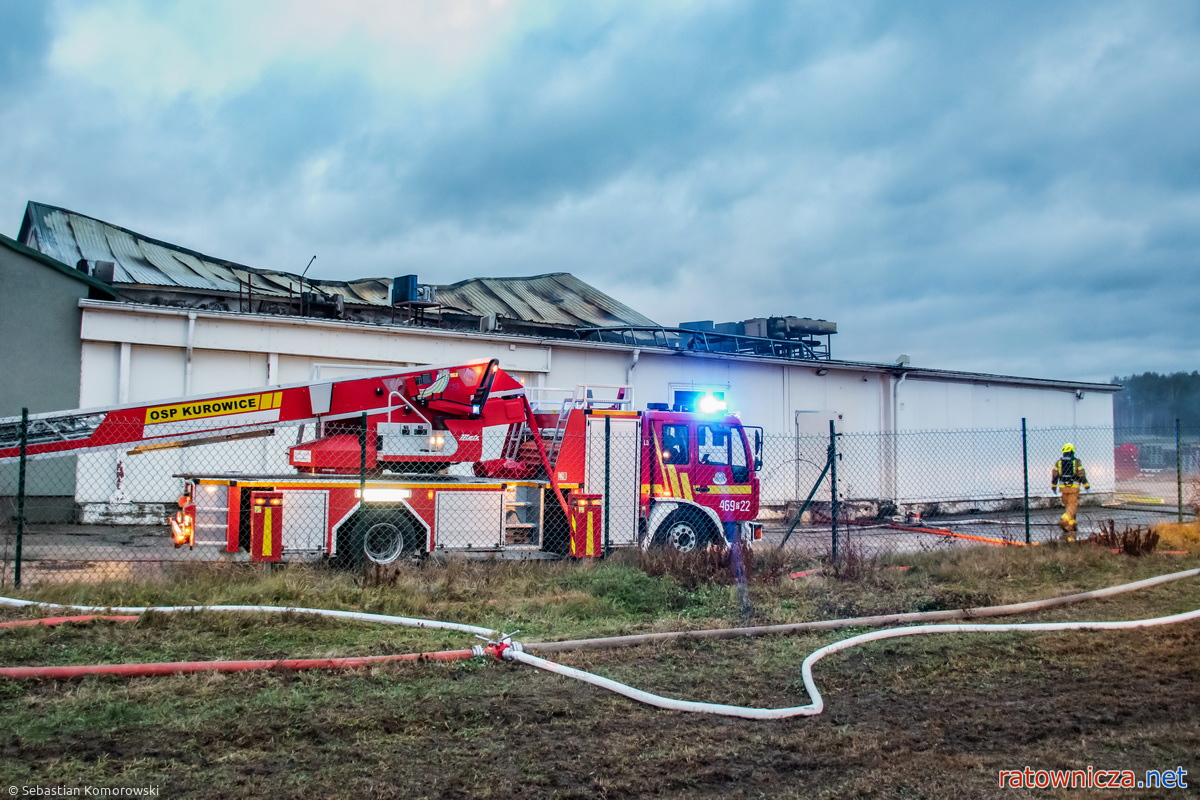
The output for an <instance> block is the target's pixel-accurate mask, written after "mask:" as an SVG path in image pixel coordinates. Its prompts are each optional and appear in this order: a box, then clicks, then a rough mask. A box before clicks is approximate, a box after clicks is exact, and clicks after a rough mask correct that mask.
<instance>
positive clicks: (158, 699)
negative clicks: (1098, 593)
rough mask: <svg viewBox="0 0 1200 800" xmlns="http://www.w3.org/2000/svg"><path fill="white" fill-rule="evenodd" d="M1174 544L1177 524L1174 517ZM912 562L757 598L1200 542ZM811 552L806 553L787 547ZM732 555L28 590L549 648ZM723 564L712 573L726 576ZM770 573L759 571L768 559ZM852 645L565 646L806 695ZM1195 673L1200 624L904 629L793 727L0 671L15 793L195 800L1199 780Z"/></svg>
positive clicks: (694, 686) (930, 592)
mask: <svg viewBox="0 0 1200 800" xmlns="http://www.w3.org/2000/svg"><path fill="white" fill-rule="evenodd" d="M1194 534H1195V532H1193V533H1192V534H1189V535H1194ZM1162 535H1163V541H1164V542H1166V541H1168V540H1169V538H1170V536H1171V535H1174V532H1169V533H1168V532H1164V533H1163V534H1162ZM764 560H765V559H764ZM903 562H904V563H905V565H907V566H911V567H912V569H910V570H908V571H906V572H897V571H885V570H882V569H870V570H868V569H865V568H864V569H861V570H858V571H857V572H856V573H855V574H854V575H853V576H851V575H845V574H844V575H842V576H841V577H838V576H836V575H827V576H825V577H823V578H821V579H819V580H816V581H791V580H786V579H782V580H778V579H770V580H768V579H762V580H752V582H751V583H750V584H749V591H750V592H751V595H752V597H753V599H754V604H755V609H756V613H757V614H758V615H759V616H760V617H761V619H762V620H764V621H799V620H803V619H813V618H821V617H829V616H847V615H850V614H855V613H882V612H886V611H899V610H921V609H925V608H942V607H955V606H961V605H981V604H988V603H1000V602H1013V601H1017V600H1029V599H1035V598H1039V597H1050V596H1055V595H1059V594H1066V593H1069V592H1074V591H1080V590H1083V589H1090V588H1098V587H1101V586H1108V585H1112V584H1116V583H1122V582H1127V581H1132V580H1137V579H1139V578H1144V577H1148V576H1150V575H1153V574H1161V573H1164V572H1170V571H1175V570H1179V569H1184V568H1187V567H1193V566H1197V565H1200V558H1196V557H1194V556H1187V557H1180V556H1166V555H1159V554H1150V555H1147V556H1145V557H1143V558H1137V559H1133V558H1126V557H1123V556H1120V555H1114V554H1112V553H1110V552H1107V551H1104V550H1101V549H1100V548H1091V547H1084V546H1065V545H1064V546H1047V547H1044V548H1034V549H1031V550H1025V549H1017V548H979V549H972V550H967V549H960V550H954V551H950V552H945V553H938V554H921V555H920V556H912V557H907V558H905V559H903ZM726 566H727V565H726ZM789 566H790V567H795V566H797V565H786V563H784V562H781V563H780V565H779V567H780V569H786V568H788V567H789ZM708 568H709V567H708V566H704V565H703V564H687V565H683V564H681V563H673V564H672V565H671V566H670V568H669V569H668V568H667V567H663V571H662V574H659V575H650V574H647V572H646V571H645V570H643V569H640V568H639V567H638V565H637V561H636V559H635V558H634V556H633V554H630V556H628V557H626V558H625V559H614V560H613V561H610V562H607V563H588V564H578V565H569V564H502V563H486V564H480V563H473V562H466V561H451V562H449V563H446V564H428V565H425V566H413V565H407V566H405V567H403V568H399V569H397V570H396V571H395V573H394V575H391V576H389V577H388V578H387V580H385V581H377V582H375V583H374V585H371V586H364V585H363V584H362V582H361V580H358V579H356V578H355V577H354V576H346V575H337V574H331V573H327V572H324V571H322V570H306V569H295V568H289V569H286V570H276V571H267V570H237V569H233V570H227V569H214V570H204V569H201V570H195V571H191V572H189V573H188V574H185V575H179V576H176V578H175V580H173V581H171V582H169V583H166V584H152V585H145V584H110V585H107V586H105V587H100V588H99V589H97V588H96V587H91V588H87V589H85V588H70V587H47V588H45V589H43V590H38V591H36V592H29V593H27V594H29V595H36V596H38V597H42V598H47V599H49V598H54V599H60V600H63V599H73V600H84V599H87V600H89V601H96V599H97V595H99V596H100V597H102V598H103V599H102V601H101V602H111V603H122V604H126V603H128V604H144V603H147V602H153V603H163V602H185V601H186V602H230V603H232V602H269V603H278V604H292V605H310V606H322V607H337V608H364V609H367V610H379V611H389V612H394V613H404V614H408V615H412V616H431V617H435V618H443V619H454V620H456V621H462V622H472V623H477V624H486V625H495V626H496V627H505V628H506V629H511V628H513V627H520V628H522V629H523V630H524V631H525V632H526V633H523V634H522V638H528V639H529V640H536V639H538V638H543V639H553V638H579V637H582V636H587V635H602V634H605V633H629V632H635V631H640V630H669V629H673V628H680V627H699V626H705V627H707V626H714V625H727V624H730V623H733V622H736V621H738V615H739V608H738V605H737V601H736V593H735V591H734V587H733V586H731V585H724V584H719V583H711V582H703V581H697V582H696V583H695V585H694V586H690V587H689V585H688V584H690V583H692V581H693V578H694V576H696V575H698V574H701V573H702V571H703V570H705V569H708ZM711 568H712V570H713V574H714V575H716V574H718V573H719V570H720V569H721V568H722V567H721V565H720V564H719V563H714V564H713V565H712V566H711ZM755 570H758V571H757V572H754V571H752V574H759V575H761V574H763V573H762V570H763V561H756V565H755ZM677 577H678V578H679V579H678V580H677ZM1195 606H1196V583H1195V581H1194V580H1188V581H1184V582H1179V583H1174V584H1169V585H1165V586H1161V587H1157V588H1155V589H1152V590H1147V591H1144V592H1139V593H1137V594H1136V595H1127V596H1124V597H1122V598H1117V599H1113V600H1110V601H1105V602H1096V603H1091V604H1087V605H1084V606H1072V607H1064V608H1060V609H1055V610H1054V611H1053V612H1046V613H1044V614H1041V615H1038V616H1036V617H1031V618H1030V619H1037V620H1043V619H1122V618H1135V617H1146V616H1155V615H1159V614H1166V613H1175V612H1178V611H1182V610H1186V609H1190V608H1194V607H1195ZM417 612H420V613H417ZM0 616H4V617H15V616H19V614H18V613H17V612H15V611H11V610H6V611H0ZM844 635H846V634H844V633H827V634H810V635H803V636H796V637H787V638H774V639H753V640H739V641H725V642H714V641H694V642H676V643H672V644H662V645H655V646H651V647H643V648H636V649H624V650H612V651H587V652H579V653H572V654H569V655H564V656H563V657H562V658H563V660H564V661H565V662H566V663H569V664H570V665H572V666H576V667H579V668H582V669H588V670H594V671H596V672H599V673H601V674H604V675H607V676H609V677H612V678H614V679H616V680H620V681H625V682H628V683H630V684H633V685H636V686H638V687H641V688H645V689H648V690H651V691H657V692H662V693H664V694H668V695H672V696H678V697H685V698H689V699H697V700H707V701H711V702H728V703H739V704H741V703H744V704H752V705H759V706H783V705H794V704H797V703H801V702H805V697H804V691H803V688H802V686H801V684H800V679H799V664H800V662H801V660H802V659H803V657H804V656H805V655H806V654H807V653H808V652H811V650H812V649H814V648H815V647H818V646H820V645H822V644H825V643H828V642H830V641H833V640H836V639H839V638H842V637H843V636H844ZM467 640H469V637H462V636H460V635H458V634H455V633H452V632H431V631H416V630H410V629H392V628H388V629H380V628H376V627H373V626H368V625H361V624H347V623H341V622H337V621H331V620H314V619H310V618H305V617H300V616H291V615H279V616H262V615H246V616H233V615H218V614H189V615H183V616H179V617H171V618H168V617H165V616H157V617H150V618H147V619H144V620H143V621H142V622H139V623H136V624H126V625H109V624H100V625H94V626H66V627H61V628H55V629H32V628H21V629H13V630H11V631H2V632H0V663H3V664H6V665H7V664H37V663H95V662H102V661H140V660H160V659H162V660H166V659H177V658H198V659H206V658H259V657H278V656H280V655H284V654H294V655H302V656H304V655H308V656H315V655H356V654H372V653H386V652H405V651H412V650H418V649H441V648H444V647H459V646H462V645H463V644H465V643H466V641H467ZM1114 665H1118V666H1114ZM1197 678H1200V626H1197V625H1195V624H1185V625H1179V626H1176V627H1172V628H1163V629H1150V630H1139V631H1131V632H1126V633H1077V634H1068V633H1063V634H1036V635H1019V634H994V635H986V636H985V635H973V636H959V637H950V636H946V637H912V638H911V639H903V640H890V641H887V642H880V643H876V644H873V645H868V646H866V647H863V648H856V649H854V650H851V651H848V652H846V653H845V654H841V655H837V656H834V657H831V658H830V659H828V660H826V661H824V662H822V663H821V665H820V666H819V667H818V668H817V680H818V682H819V683H820V685H821V686H822V690H823V692H824V693H825V696H826V702H827V711H826V713H825V714H824V715H822V716H821V717H817V718H799V719H792V720H786V721H779V722H746V721H740V720H733V719H728V718H713V717H704V716H697V715H687V714H681V713H673V712H663V711H658V710H654V709H652V708H649V707H646V706H642V705H638V704H635V703H632V702H631V701H628V700H625V699H624V698H620V697H617V696H615V695H611V694H607V693H604V692H602V691H600V690H598V689H595V688H593V687H589V686H586V685H583V684H579V683H575V682H571V681H567V680H565V679H562V678H559V677H556V676H552V675H548V674H544V673H540V672H536V671H533V670H530V669H528V668H524V667H521V666H518V665H513V664H502V663H499V662H478V663H476V662H467V663H462V664H420V665H418V664H401V665H393V666H387V667H379V668H376V669H372V670H363V671H358V672H353V673H319V674H318V673H298V674H290V673H279V672H272V673H244V674H236V675H228V676H207V677H203V676H189V677H173V678H161V679H134V680H127V679H109V678H92V679H86V680H81V681H68V682H42V683H16V682H13V683H0V719H2V720H3V721H4V724H3V726H0V787H3V786H8V785H15V786H32V785H42V786H84V785H107V786H135V785H157V786H159V787H160V795H161V796H164V797H173V798H189V797H227V796H237V797H240V798H256V797H272V798H276V797H278V798H288V797H297V798H299V797H304V798H313V797H364V798H371V797H401V796H402V797H405V798H425V797H438V798H441V797H451V798H454V797H460V798H461V797H483V798H491V797H497V798H498V797H512V796H514V795H517V794H520V795H521V796H524V797H529V798H542V797H545V798H551V797H553V798H560V797H567V798H593V797H597V798H599V797H603V798H639V797H688V798H692V797H722V798H724V797H734V798H739V797H817V798H820V797H830V798H832V797H839V798H840V797H926V798H954V800H958V798H961V797H964V796H966V797H1013V796H1018V797H1019V796H1022V795H1021V794H1020V793H1014V792H1012V791H1008V790H1005V791H1000V790H999V789H997V788H996V785H997V782H996V775H997V770H999V769H1002V768H1004V769H1008V768H1019V767H1022V766H1024V765H1026V764H1028V765H1032V766H1036V767H1084V766H1086V765H1088V764H1091V765H1094V766H1096V767H1098V768H1100V767H1104V768H1130V769H1136V770H1139V771H1140V770H1145V769H1149V768H1172V767H1175V766H1182V767H1184V768H1185V769H1188V770H1189V772H1193V771H1194V769H1195V767H1196V765H1195V754H1196V753H1197V752H1200V680H1197ZM1189 777H1192V776H1191V775H1189ZM1139 796H1150V795H1148V794H1147V795H1139Z"/></svg>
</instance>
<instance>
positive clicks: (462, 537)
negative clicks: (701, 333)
mask: <svg viewBox="0 0 1200 800" xmlns="http://www.w3.org/2000/svg"><path fill="white" fill-rule="evenodd" d="M498 488H499V487H497V489H498ZM435 524H436V526H437V530H436V535H437V542H436V544H437V546H438V547H447V548H459V547H483V548H490V547H500V546H501V537H502V534H503V531H504V492H501V491H458V492H438V493H437V506H436V514H435Z"/></svg>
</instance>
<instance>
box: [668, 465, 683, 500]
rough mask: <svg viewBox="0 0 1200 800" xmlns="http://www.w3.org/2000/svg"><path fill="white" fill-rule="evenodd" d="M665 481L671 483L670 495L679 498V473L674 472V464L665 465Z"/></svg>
mask: <svg viewBox="0 0 1200 800" xmlns="http://www.w3.org/2000/svg"><path fill="white" fill-rule="evenodd" d="M667 480H668V481H670V482H671V494H672V495H673V496H675V497H679V496H680V493H679V473H677V472H676V471H675V465H674V464H668V465H667Z"/></svg>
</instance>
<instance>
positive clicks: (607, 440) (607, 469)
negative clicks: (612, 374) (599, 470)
mask: <svg viewBox="0 0 1200 800" xmlns="http://www.w3.org/2000/svg"><path fill="white" fill-rule="evenodd" d="M611 485H612V417H610V416H608V415H605V417H604V555H605V557H607V556H608V551H609V548H610V547H611V546H612V545H611V544H610V542H609V538H608V525H609V518H610V516H611V510H612V509H611V506H610V504H609V502H608V498H609V496H610V492H609V488H610V486H611Z"/></svg>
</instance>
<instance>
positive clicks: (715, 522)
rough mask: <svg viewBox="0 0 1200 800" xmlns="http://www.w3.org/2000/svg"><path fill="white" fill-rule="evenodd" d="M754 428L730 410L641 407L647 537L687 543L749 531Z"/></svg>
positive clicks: (755, 497) (754, 482)
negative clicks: (715, 412) (709, 411)
mask: <svg viewBox="0 0 1200 800" xmlns="http://www.w3.org/2000/svg"><path fill="white" fill-rule="evenodd" d="M761 449H762V436H761V433H760V432H759V429H757V428H751V429H747V428H746V427H745V426H743V425H742V423H741V420H739V419H738V418H737V417H735V416H732V415H725V414H721V415H711V414H703V413H696V412H689V411H667V410H662V409H656V410H648V411H646V412H645V415H644V422H643V448H642V452H643V457H642V463H643V473H644V475H645V479H644V480H643V484H644V485H643V487H642V505H643V509H644V511H643V515H644V517H645V519H646V536H647V539H648V541H647V544H649V545H650V546H658V547H673V548H675V549H677V550H682V551H688V550H693V549H696V548H697V547H703V546H705V545H706V544H712V543H717V542H724V541H732V539H733V537H734V535H736V532H737V531H739V530H740V531H741V533H742V535H743V537H744V538H754V536H755V534H756V533H757V530H748V529H749V528H751V526H750V525H749V523H751V522H753V521H754V520H755V519H756V518H757V517H758V506H759V483H758V474H757V472H758V468H759V466H760V465H761V458H760V457H759V454H760V453H761Z"/></svg>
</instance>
